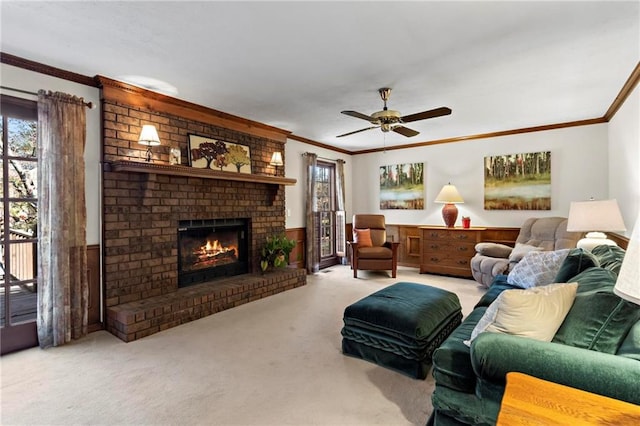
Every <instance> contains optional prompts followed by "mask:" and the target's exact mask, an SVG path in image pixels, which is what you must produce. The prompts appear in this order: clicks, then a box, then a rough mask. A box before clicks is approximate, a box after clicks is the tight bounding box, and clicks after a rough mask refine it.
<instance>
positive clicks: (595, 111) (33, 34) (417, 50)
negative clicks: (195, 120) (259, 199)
mask: <svg viewBox="0 0 640 426" xmlns="http://www.w3.org/2000/svg"><path fill="white" fill-rule="evenodd" d="M0 8H1V9H0V13H1V20H2V22H1V23H2V30H1V50H2V51H3V52H5V53H10V54H12V55H16V56H20V57H22V58H25V59H29V60H33V61H36V62H41V63H43V64H47V65H50V66H54V67H58V68H62V69H65V70H68V71H73V72H76V73H80V74H84V75H88V76H94V75H98V74H99V75H104V76H107V77H110V78H115V79H121V77H122V76H127V75H142V76H147V77H151V78H154V79H158V80H162V81H165V82H167V83H170V84H172V85H173V86H175V87H176V88H177V89H178V91H179V93H178V94H177V95H176V96H175V97H177V98H180V99H184V100H187V101H190V102H194V103H197V104H200V105H204V106H208V107H211V108H214V109H217V110H220V111H224V112H227V113H230V114H234V115H238V116H241V117H244V118H248V119H251V120H255V121H259V122H262V123H266V124H269V125H272V126H275V127H279V128H282V129H286V130H289V131H291V132H293V133H294V134H295V135H298V136H301V137H304V138H308V139H311V140H314V141H317V142H320V143H323V144H327V145H331V146H335V147H339V148H342V149H346V150H349V151H359V150H363V149H372V148H373V149H375V148H381V147H382V146H383V144H385V145H386V146H387V147H389V146H395V145H402V144H409V143H418V142H424V141H430V140H437V139H444V138H450V137H459V136H467V135H474V134H480V133H487V132H494V131H501V130H511V129H517V128H523V127H530V126H538V125H546V124H555V123H562V122H569V121H574V120H583V119H591V118H597V117H602V116H603V115H604V113H605V112H606V111H607V109H608V108H609V106H610V105H611V103H612V102H613V100H614V99H615V97H616V95H617V94H618V93H619V91H620V89H621V88H622V86H623V85H624V83H625V81H626V80H627V78H628V77H629V76H630V75H631V72H632V71H633V69H634V67H635V66H636V64H637V63H638V61H639V60H640V2H638V1H630V2H612V1H588V2H575V1H569V2H541V1H538V2H515V1H514V2H501V1H494V2H483V1H475V2H416V1H413V2H390V1H389V2H371V1H369V2H365V1H358V2H328V1H324V2H306V1H298V2H271V1H259V2H243V1H235V2H217V1H200V2H165V1H155V2H134V1H128V2H113V1H110V2H94V1H84V2H61V1H45V2H15V1H2V2H1V4H0ZM380 87H391V88H393V92H392V94H391V98H390V101H389V108H390V109H395V110H399V111H400V112H401V113H402V114H403V115H408V114H413V113H416V112H420V111H424V110H429V109H433V108H437V107H441V106H447V107H449V108H451V109H452V110H453V113H452V114H451V115H449V116H444V117H439V118H434V119H428V120H423V121H418V122H414V123H410V124H407V127H410V128H412V129H415V130H417V131H419V132H420V134H419V135H418V136H415V137H412V138H405V137H404V136H401V135H398V134H395V133H393V132H390V133H387V134H384V135H386V140H385V138H384V137H383V133H382V132H381V131H380V130H379V129H374V130H369V131H367V132H362V133H359V134H357V135H353V136H350V137H345V138H336V137H335V136H336V135H339V134H342V133H346V132H350V131H353V130H358V129H361V128H365V127H368V126H369V123H368V122H366V121H363V120H359V119H356V118H353V117H348V116H345V115H342V114H340V111H342V110H356V111H359V112H362V113H365V114H371V113H373V112H375V111H378V110H380V109H382V101H381V100H380V97H379V95H378V89H379V88H380Z"/></svg>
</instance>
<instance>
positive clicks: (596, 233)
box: [567, 199, 626, 251]
mask: <svg viewBox="0 0 640 426" xmlns="http://www.w3.org/2000/svg"><path fill="white" fill-rule="evenodd" d="M625 230H626V228H625V226H624V221H623V220H622V214H621V213H620V208H619V207H618V202H617V201H616V200H601V201H595V200H593V199H591V200H589V201H572V202H571V205H570V206H569V219H568V221H567V231H569V232H587V235H586V236H585V238H583V239H581V240H580V241H578V243H577V244H576V247H578V248H582V249H584V250H588V251H591V249H593V248H594V247H595V246H599V245H602V244H606V245H608V246H617V244H616V243H615V242H614V241H612V240H610V239H608V238H607V235H606V234H604V232H614V231H623V232H624V231H625Z"/></svg>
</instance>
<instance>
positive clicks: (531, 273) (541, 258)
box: [507, 249, 570, 288]
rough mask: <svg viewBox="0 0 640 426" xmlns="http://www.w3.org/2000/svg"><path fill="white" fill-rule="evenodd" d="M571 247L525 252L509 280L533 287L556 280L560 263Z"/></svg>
mask: <svg viewBox="0 0 640 426" xmlns="http://www.w3.org/2000/svg"><path fill="white" fill-rule="evenodd" d="M569 251H570V249H563V250H554V251H530V252H529V253H527V254H525V255H524V257H523V258H522V260H521V261H520V262H518V264H517V265H516V266H515V267H514V268H513V270H512V271H511V272H509V275H508V276H507V282H508V283H509V284H511V285H516V286H518V287H522V288H531V287H535V286H539V285H546V284H550V283H552V282H554V278H555V277H556V275H557V274H558V271H559V270H560V265H562V262H563V261H564V259H565V258H566V257H567V255H568V254H569Z"/></svg>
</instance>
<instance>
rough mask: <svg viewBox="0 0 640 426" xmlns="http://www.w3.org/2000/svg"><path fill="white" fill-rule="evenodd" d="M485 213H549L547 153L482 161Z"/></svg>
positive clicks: (548, 163) (507, 156)
mask: <svg viewBox="0 0 640 426" xmlns="http://www.w3.org/2000/svg"><path fill="white" fill-rule="evenodd" d="M484 209H485V210H551V151H543V152H528V153H524V154H510V155H496V156H493V157H485V158H484Z"/></svg>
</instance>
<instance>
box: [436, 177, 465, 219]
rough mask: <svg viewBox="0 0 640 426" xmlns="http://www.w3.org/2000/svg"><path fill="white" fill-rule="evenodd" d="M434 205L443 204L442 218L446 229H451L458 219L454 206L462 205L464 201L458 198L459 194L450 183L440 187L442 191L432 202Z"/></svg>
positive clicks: (456, 209)
mask: <svg viewBox="0 0 640 426" xmlns="http://www.w3.org/2000/svg"><path fill="white" fill-rule="evenodd" d="M434 202H435V203H443V204H444V207H442V218H443V219H444V224H445V225H446V226H447V228H453V227H454V226H455V225H456V220H457V219H458V208H457V207H456V204H462V203H464V200H463V199H462V197H461V196H460V193H459V192H458V190H457V189H456V187H455V186H453V185H451V182H449V183H448V184H446V185H445V186H443V187H442V190H441V191H440V193H439V194H438V196H437V197H436V199H435V200H434Z"/></svg>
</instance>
